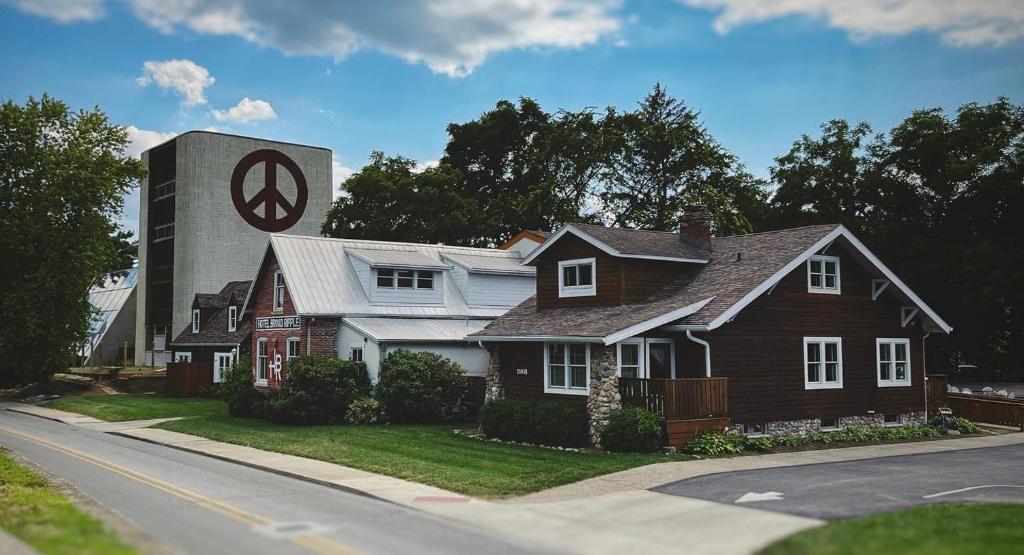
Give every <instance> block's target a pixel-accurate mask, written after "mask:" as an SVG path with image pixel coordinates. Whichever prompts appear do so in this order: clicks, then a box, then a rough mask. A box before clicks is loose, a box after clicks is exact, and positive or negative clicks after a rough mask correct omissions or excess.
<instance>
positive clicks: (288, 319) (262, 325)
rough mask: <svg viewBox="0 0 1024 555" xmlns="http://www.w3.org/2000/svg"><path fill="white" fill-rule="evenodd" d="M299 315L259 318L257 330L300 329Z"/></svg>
mask: <svg viewBox="0 0 1024 555" xmlns="http://www.w3.org/2000/svg"><path fill="white" fill-rule="evenodd" d="M299 322H300V320H299V317H298V316H271V317H270V318H257V319H256V329H257V330H297V329H299Z"/></svg>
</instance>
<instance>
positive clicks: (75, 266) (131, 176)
mask: <svg viewBox="0 0 1024 555" xmlns="http://www.w3.org/2000/svg"><path fill="white" fill-rule="evenodd" d="M127 145H128V136H127V133H126V132H125V130H124V129H123V128H121V127H119V126H116V125H114V124H112V123H111V122H110V121H109V119H108V118H107V116H106V115H105V114H104V113H103V112H102V111H100V110H99V109H98V108H96V109H93V110H80V111H73V110H71V109H70V108H69V107H68V106H67V105H66V104H64V103H63V102H60V101H59V100H56V99H53V98H51V97H49V96H47V95H43V97H42V98H39V99H35V98H29V99H28V100H27V101H26V102H25V103H24V104H17V103H15V102H13V101H10V100H8V101H5V102H4V103H3V104H2V105H0V254H2V258H3V260H5V261H6V263H5V264H2V265H0V280H2V283H3V284H4V287H3V288H0V314H3V318H0V385H3V386H11V385H15V384H23V383H28V382H32V381H36V380H40V379H44V378H46V377H47V376H48V375H49V374H51V373H53V372H55V371H57V370H60V369H63V368H66V366H67V364H68V363H69V361H70V358H71V355H72V353H73V351H74V348H75V346H76V345H77V344H78V343H79V342H81V340H82V339H83V338H84V337H85V333H86V331H87V329H88V325H89V321H90V318H91V317H92V308H91V306H90V305H89V298H88V291H89V286H90V285H91V284H92V283H93V281H94V280H95V279H96V278H97V277H98V276H99V275H100V274H101V273H102V272H103V271H104V270H107V269H109V268H111V267H112V266H113V265H114V263H115V261H116V257H115V253H114V249H113V248H112V242H111V239H110V237H111V235H112V234H113V233H114V231H115V230H116V226H115V224H114V223H113V218H114V217H115V216H116V215H117V214H118V213H120V210H121V208H122V204H123V202H124V194H125V193H126V192H127V191H129V190H130V189H131V188H132V187H134V186H135V185H136V184H137V182H138V180H139V179H141V178H142V177H144V175H145V168H144V166H143V165H142V163H141V162H140V161H138V160H134V159H131V158H129V157H128V156H126V155H125V147H126V146H127Z"/></svg>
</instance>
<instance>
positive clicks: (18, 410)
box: [4, 405, 73, 426]
mask: <svg viewBox="0 0 1024 555" xmlns="http://www.w3.org/2000/svg"><path fill="white" fill-rule="evenodd" d="M30 406H33V407H34V406H36V405H30ZM4 410H6V411H9V412H14V413H17V414H24V415H27V416H35V417H36V418H42V419H43V420H49V421H51V422H59V423H61V424H64V425H65V426H72V425H73V424H71V423H69V422H65V421H64V420H61V419H60V418H57V417H56V416H46V415H43V414H39V413H37V412H32V411H28V410H22V409H21V407H5V408H4Z"/></svg>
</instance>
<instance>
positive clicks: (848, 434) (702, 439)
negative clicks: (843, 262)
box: [685, 421, 973, 457]
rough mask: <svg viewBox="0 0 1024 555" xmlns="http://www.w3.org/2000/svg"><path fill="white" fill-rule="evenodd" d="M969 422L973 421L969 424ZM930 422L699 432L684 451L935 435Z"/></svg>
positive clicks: (730, 450)
mask: <svg viewBox="0 0 1024 555" xmlns="http://www.w3.org/2000/svg"><path fill="white" fill-rule="evenodd" d="M968 422H969V421H968ZM971 425H972V426H973V423H972V424H971ZM940 435H942V432H940V431H939V430H938V429H937V428H935V427H933V426H894V427H883V426H855V427H850V428H846V429H845V430H839V431H835V432H817V433H813V434H806V435H786V436H764V437H754V438H751V437H747V436H745V435H743V434H739V433H735V432H703V433H701V434H698V435H697V437H696V438H694V439H693V440H692V441H690V443H688V444H687V445H686V449H685V451H686V452H687V453H691V454H694V455H704V456H709V457H714V456H720V455H738V454H740V453H744V452H748V451H771V450H772V449H777V448H780V447H799V446H801V445H807V444H811V443H818V444H831V443H862V442H866V441H898V440H907V439H920V438H929V437H939V436H940Z"/></svg>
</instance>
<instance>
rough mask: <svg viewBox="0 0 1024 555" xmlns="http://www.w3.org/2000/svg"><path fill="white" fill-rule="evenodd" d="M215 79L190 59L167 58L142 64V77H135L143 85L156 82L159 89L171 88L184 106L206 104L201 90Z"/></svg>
mask: <svg viewBox="0 0 1024 555" xmlns="http://www.w3.org/2000/svg"><path fill="white" fill-rule="evenodd" d="M214 81H215V79H214V78H213V77H211V76H210V72H209V71H207V70H206V68H205V67H203V66H201V65H199V64H197V63H195V62H193V61H191V60H167V61H165V62H156V61H149V62H146V63H144V64H142V77H139V78H138V79H136V82H138V84H139V85H141V86H143V87H145V86H147V85H149V84H150V83H156V85H157V86H158V87H160V88H161V89H173V90H175V91H177V92H178V94H180V95H181V96H182V98H183V100H182V103H183V104H184V105H185V106H195V105H197V104H206V97H205V96H203V91H204V90H206V87H209V86H210V85H212V84H213V82H214Z"/></svg>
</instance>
